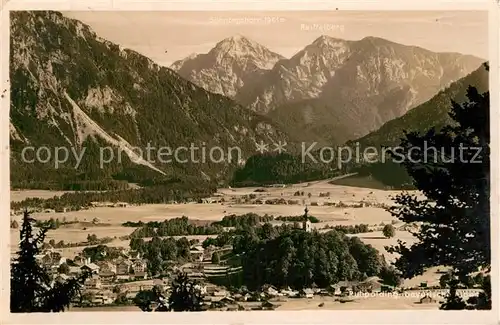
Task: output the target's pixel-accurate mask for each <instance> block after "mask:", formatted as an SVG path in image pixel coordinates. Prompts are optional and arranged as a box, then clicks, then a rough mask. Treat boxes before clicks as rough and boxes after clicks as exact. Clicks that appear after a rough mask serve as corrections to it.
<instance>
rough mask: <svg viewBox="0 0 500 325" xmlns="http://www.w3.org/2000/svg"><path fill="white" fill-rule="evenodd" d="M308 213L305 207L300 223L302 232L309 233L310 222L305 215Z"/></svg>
mask: <svg viewBox="0 0 500 325" xmlns="http://www.w3.org/2000/svg"><path fill="white" fill-rule="evenodd" d="M308 212H309V209H307V205H306V208H305V209H304V218H303V221H302V230H304V231H307V232H309V231H311V221H309V216H308V215H307V213H308Z"/></svg>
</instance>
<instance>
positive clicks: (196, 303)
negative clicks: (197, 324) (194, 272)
mask: <svg viewBox="0 0 500 325" xmlns="http://www.w3.org/2000/svg"><path fill="white" fill-rule="evenodd" d="M202 301H203V296H202V294H201V290H200V288H199V284H198V283H197V282H196V281H192V280H190V279H189V278H188V276H187V274H186V273H180V274H178V275H177V276H176V277H175V279H174V281H173V282H172V293H171V294H170V297H169V300H168V302H169V307H170V308H171V309H172V310H173V311H200V310H201V307H202Z"/></svg>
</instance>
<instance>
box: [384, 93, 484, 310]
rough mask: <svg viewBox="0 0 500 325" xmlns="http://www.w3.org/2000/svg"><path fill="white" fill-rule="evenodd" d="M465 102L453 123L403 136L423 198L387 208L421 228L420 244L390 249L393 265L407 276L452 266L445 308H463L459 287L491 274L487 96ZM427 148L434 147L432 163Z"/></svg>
mask: <svg viewBox="0 0 500 325" xmlns="http://www.w3.org/2000/svg"><path fill="white" fill-rule="evenodd" d="M467 98H468V101H466V102H465V103H464V104H461V105H460V104H458V103H455V102H453V103H452V110H451V112H450V117H451V118H452V119H453V121H454V123H451V124H450V125H447V126H445V127H443V128H442V129H441V130H439V131H436V130H434V129H431V130H429V131H428V132H426V133H425V134H423V135H421V134H418V133H415V132H413V133H407V134H406V135H405V138H404V139H403V141H402V143H401V146H400V147H399V149H402V154H403V155H404V157H406V158H411V159H404V161H403V162H402V164H403V165H404V167H405V168H406V170H407V171H408V174H409V175H410V176H412V178H413V179H414V184H415V186H416V187H417V189H419V190H420V191H421V192H422V193H423V194H424V196H425V198H424V199H422V198H417V197H416V196H415V195H410V194H408V193H403V194H401V195H399V196H398V197H396V199H395V202H396V205H395V206H394V207H392V208H390V209H389V211H390V212H391V213H392V215H393V216H395V217H397V218H398V219H399V220H401V221H403V222H406V223H412V222H417V223H421V227H420V231H419V232H417V233H415V234H414V236H415V237H416V238H417V239H418V240H417V243H416V244H413V245H412V246H409V247H407V246H405V245H404V244H403V243H401V242H400V243H399V244H398V245H397V246H395V247H391V248H389V251H390V252H395V253H399V254H400V257H399V258H398V259H397V261H396V263H395V265H396V267H397V268H398V269H399V270H401V271H402V272H403V274H404V277H406V278H409V277H413V276H415V275H419V274H422V273H423V271H424V270H425V269H427V268H429V267H432V266H439V265H443V266H449V267H451V270H452V273H453V275H454V276H456V277H457V280H456V281H455V280H454V281H453V282H452V284H453V286H450V295H449V297H448V299H447V301H449V303H447V304H445V305H444V307H446V308H447V309H456V308H461V309H463V308H464V306H463V305H462V304H460V303H458V302H457V298H456V297H455V293H454V291H453V290H454V289H453V288H456V286H457V285H458V283H464V282H465V281H466V279H467V277H468V276H469V275H470V274H471V273H473V272H476V271H478V270H483V271H484V272H485V273H489V272H490V271H491V256H490V254H491V243H490V203H489V199H490V180H489V179H490V175H489V173H490V162H489V151H490V149H489V142H490V130H489V125H490V124H489V107H490V105H489V93H488V92H486V93H484V94H479V93H478V91H477V90H476V89H475V88H473V87H469V88H468V90H467ZM415 148H419V149H421V150H415ZM428 148H431V149H432V148H436V150H435V151H431V152H433V153H434V154H433V155H432V157H430V158H431V159H429V157H427V156H428V154H429V150H428ZM426 149H427V150H426ZM410 150H411V151H410ZM437 151H440V152H437ZM400 157H401V156H400ZM456 282H457V283H456ZM490 290H491V289H490ZM490 304H491V301H490Z"/></svg>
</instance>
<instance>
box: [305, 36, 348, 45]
mask: <svg viewBox="0 0 500 325" xmlns="http://www.w3.org/2000/svg"><path fill="white" fill-rule="evenodd" d="M338 42H345V40H342V39H340V38H335V37H331V36H328V35H321V36H320V37H318V38H317V39H315V40H314V41H313V42H312V44H313V45H320V46H321V45H331V44H333V43H338Z"/></svg>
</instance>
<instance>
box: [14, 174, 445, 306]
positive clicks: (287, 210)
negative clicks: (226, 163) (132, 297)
mask: <svg viewBox="0 0 500 325" xmlns="http://www.w3.org/2000/svg"><path fill="white" fill-rule="evenodd" d="M257 189H258V188H226V189H220V190H219V191H218V193H217V196H218V197H223V198H224V202H225V203H206V204H205V203H189V204H154V205H140V206H129V207H122V208H109V207H99V208H92V209H88V210H82V211H77V212H68V213H36V214H34V217H35V218H36V219H41V220H47V219H49V218H59V220H62V219H63V218H66V220H68V221H72V220H75V219H77V220H78V221H80V222H86V224H87V223H89V222H91V221H92V220H93V219H94V218H98V219H99V222H100V223H101V225H95V226H87V227H83V226H80V225H79V224H75V225H70V226H69V227H61V228H59V229H57V230H51V231H49V232H48V234H47V238H48V240H50V239H54V240H55V241H56V242H57V241H59V240H64V241H65V242H66V243H68V242H80V241H85V239H86V238H87V235H88V234H96V235H97V237H99V238H102V237H116V239H115V240H114V241H113V242H111V243H110V244H108V245H110V246H122V247H126V246H128V241H122V240H119V239H118V238H119V237H120V236H124V235H128V234H130V233H131V232H132V231H133V230H134V228H129V227H123V226H121V224H122V223H124V222H126V221H139V220H141V221H143V222H148V221H154V220H164V219H169V218H175V217H181V216H186V217H188V218H190V219H198V220H203V221H216V220H221V219H222V217H223V216H224V215H229V214H236V215H240V214H245V213H249V212H253V213H257V214H260V215H264V214H269V215H274V216H275V217H277V216H280V215H283V216H291V215H296V216H298V215H302V214H303V212H304V206H303V205H302V200H305V201H306V202H305V203H306V204H307V203H309V204H310V203H311V202H315V201H316V202H319V201H323V202H325V201H330V202H339V201H342V202H343V203H345V204H356V203H360V202H362V201H364V202H371V203H378V204H387V205H390V204H391V202H392V200H391V197H393V196H395V195H397V194H398V193H399V191H384V190H377V189H368V188H361V187H349V186H341V185H333V184H330V183H329V181H327V180H325V181H318V182H311V183H304V184H295V185H293V186H289V187H284V188H281V187H280V188H260V189H259V191H258V192H256V190H257ZM297 191H303V192H304V193H305V194H304V196H301V197H297V196H294V193H295V192H297ZM325 192H329V193H330V196H329V197H321V198H320V197H319V194H320V193H325ZM308 193H311V197H310V198H309V196H308ZM34 194H37V195H39V196H40V197H51V196H54V195H60V194H61V192H57V193H54V192H52V193H51V192H48V191H27V193H24V194H23V193H21V192H16V193H15V195H12V200H18V199H19V198H21V197H23V195H24V197H26V196H34ZM249 194H255V195H256V196H257V197H258V198H261V199H276V198H283V199H285V200H300V204H294V205H292V204H290V205H271V204H258V205H257V204H236V203H234V202H235V200H236V199H237V198H239V197H242V196H244V195H249ZM309 214H310V215H312V216H315V217H317V218H318V219H319V220H320V221H321V222H320V223H316V224H313V227H316V228H322V227H324V226H325V225H356V224H360V223H364V224H369V225H372V226H377V225H380V224H381V223H385V224H388V223H391V222H392V223H395V225H396V226H398V225H399V224H400V223H399V222H398V221H397V220H396V219H394V218H393V217H392V216H391V215H390V214H389V213H388V212H387V211H385V210H384V209H383V208H379V207H360V208H354V207H345V208H341V207H334V206H325V205H319V206H309ZM353 236H354V235H353ZM355 236H358V237H360V238H361V239H362V240H363V241H364V242H365V243H367V244H370V245H372V246H374V247H375V248H377V249H378V250H379V251H380V252H381V253H382V254H384V256H385V258H386V260H387V261H392V260H394V258H395V256H394V255H391V254H389V253H387V252H386V250H385V248H384V247H385V246H387V245H394V244H396V243H397V241H398V240H402V241H404V242H407V243H412V242H413V241H414V238H413V236H412V235H411V234H410V233H409V232H407V231H396V236H395V237H394V238H390V239H387V238H385V237H384V236H383V235H382V233H381V232H380V231H374V232H370V233H364V234H356V235H355ZM189 238H191V237H189ZM193 238H197V239H200V240H203V239H204V238H206V236H193ZM17 241H18V232H17V230H11V251H12V252H14V251H15V249H16V246H17ZM81 249H82V248H81V247H75V248H65V249H62V250H61V252H62V253H63V255H65V256H66V257H69V258H72V257H74V256H75V254H77V253H78V252H79V251H80V250H81ZM438 278H439V274H438V273H436V269H432V270H429V271H428V272H426V273H425V274H424V275H422V276H419V277H416V278H414V279H410V280H406V281H405V282H404V284H403V285H404V286H405V287H411V286H418V285H419V284H420V283H421V282H424V281H427V282H428V284H429V285H432V284H435V283H437V281H438ZM321 299H326V300H324V301H323V300H321ZM417 300H418V299H416V298H415V297H413V298H411V297H401V298H398V299H396V298H394V297H370V298H369V299H366V298H360V299H356V300H355V301H353V302H347V303H340V302H335V301H334V300H333V298H331V297H324V298H323V297H316V298H314V299H292V300H289V301H287V302H284V303H280V304H281V306H280V307H279V309H283V310H294V309H311V308H312V309H319V308H321V309H359V308H361V309H384V308H396V309H408V308H433V309H434V308H436V304H432V303H431V304H424V305H420V304H415V302H416V301H417ZM322 302H323V303H324V305H323V306H322V307H318V305H319V304H321V303H322ZM389 306H390V307H389ZM127 308H128V307H127ZM131 308H132V310H134V308H135V307H131ZM92 310H94V309H92ZM129 310H130V309H129Z"/></svg>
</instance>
